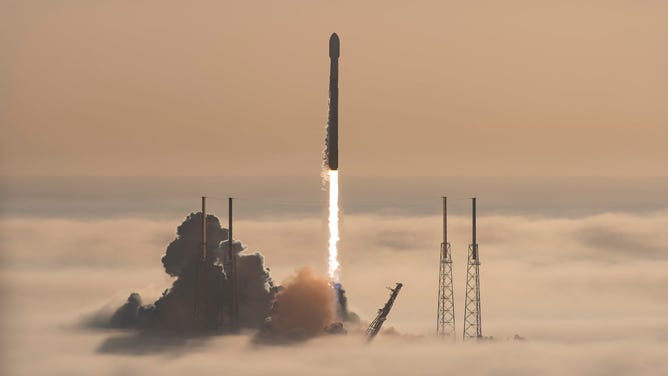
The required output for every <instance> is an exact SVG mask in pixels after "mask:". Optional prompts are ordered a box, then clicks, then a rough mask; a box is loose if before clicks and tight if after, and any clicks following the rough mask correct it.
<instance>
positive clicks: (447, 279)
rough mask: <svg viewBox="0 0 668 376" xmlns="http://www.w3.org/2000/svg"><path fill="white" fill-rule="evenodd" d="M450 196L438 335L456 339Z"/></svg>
mask: <svg viewBox="0 0 668 376" xmlns="http://www.w3.org/2000/svg"><path fill="white" fill-rule="evenodd" d="M447 200H448V198H447V197H443V242H442V243H441V257H440V262H439V273H438V309H437V314H436V336H437V337H439V338H443V339H445V338H451V339H453V340H454V339H455V301H454V293H453V285H452V252H451V249H450V243H449V242H448V201H447Z"/></svg>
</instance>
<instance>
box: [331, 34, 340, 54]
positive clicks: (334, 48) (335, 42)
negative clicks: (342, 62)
mask: <svg viewBox="0 0 668 376" xmlns="http://www.w3.org/2000/svg"><path fill="white" fill-rule="evenodd" d="M329 57H330V58H338V57H339V36H338V35H336V33H333V34H332V36H331V37H329Z"/></svg>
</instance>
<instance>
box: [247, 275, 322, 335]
mask: <svg viewBox="0 0 668 376" xmlns="http://www.w3.org/2000/svg"><path fill="white" fill-rule="evenodd" d="M334 305H335V293H334V290H333V289H332V286H331V284H330V281H329V279H328V278H327V277H320V276H317V275H316V274H315V273H314V272H313V270H311V269H310V268H308V267H303V268H301V269H299V270H297V272H296V274H295V275H293V276H291V277H290V278H288V279H287V280H286V281H285V282H284V283H283V286H282V288H281V290H280V291H279V292H278V294H277V295H276V301H275V302H274V307H273V309H272V313H271V317H270V318H269V321H268V322H267V324H266V326H265V328H264V329H263V331H262V332H261V333H260V336H259V338H260V339H264V340H278V341H280V340H303V339H307V338H311V337H314V336H317V335H319V334H322V333H324V330H325V328H326V327H327V326H328V325H330V324H331V323H332V321H333V320H334V318H335V306H334Z"/></svg>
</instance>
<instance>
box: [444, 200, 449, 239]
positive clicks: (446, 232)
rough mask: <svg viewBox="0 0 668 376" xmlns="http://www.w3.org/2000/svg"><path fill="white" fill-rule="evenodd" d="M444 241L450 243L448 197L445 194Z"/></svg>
mask: <svg viewBox="0 0 668 376" xmlns="http://www.w3.org/2000/svg"><path fill="white" fill-rule="evenodd" d="M443 243H444V244H447V243H448V198H447V197H445V196H443Z"/></svg>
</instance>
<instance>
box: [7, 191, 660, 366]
mask: <svg viewBox="0 0 668 376" xmlns="http://www.w3.org/2000/svg"><path fill="white" fill-rule="evenodd" d="M455 204H457V203H455ZM179 219H182V218H179ZM449 222H450V230H449V233H450V237H451V238H450V241H451V243H452V249H453V260H454V265H453V269H454V274H455V275H454V283H455V299H456V302H455V304H456V307H455V308H456V310H457V312H456V314H457V316H456V320H457V325H458V327H457V331H458V332H461V316H462V309H463V293H464V278H465V275H464V267H465V257H466V256H465V255H466V246H467V244H468V242H469V240H468V239H469V236H470V233H469V232H470V218H468V217H467V216H463V215H453V216H451V217H450V221H449ZM178 223H180V221H178V220H175V221H172V220H157V221H153V220H149V219H138V218H132V219H104V220H76V219H67V218H4V219H1V220H0V236H2V239H1V240H2V244H4V246H3V252H2V256H1V257H2V260H1V264H0V265H1V266H0V282H1V284H2V285H3V286H5V288H4V289H3V293H4V294H3V299H5V302H6V304H3V307H2V321H1V322H0V325H2V329H3V333H4V335H3V340H2V343H1V344H0V346H2V348H1V352H2V356H3V358H4V359H7V361H3V367H5V369H6V370H7V371H8V372H3V373H4V374H19V375H21V374H44V373H49V374H68V375H77V374H82V375H84V374H90V373H92V372H95V373H97V374H100V372H102V374H105V372H108V373H106V374H118V373H122V374H130V375H132V374H146V373H147V372H149V371H150V372H151V373H155V372H160V373H164V374H165V375H170V374H177V373H183V372H196V373H209V372H211V373H213V372H219V371H221V370H229V371H230V372H240V373H244V374H261V373H262V374H263V375H266V373H267V372H271V373H272V374H276V375H282V374H286V375H287V374H291V375H294V374H295V373H298V374H302V373H307V372H309V373H312V372H316V371H317V372H318V373H319V374H322V373H324V374H330V373H331V374H341V373H351V372H353V373H355V374H376V373H379V372H384V373H387V374H406V373H409V372H410V373H416V372H417V373H420V374H443V373H444V372H445V371H444V369H443V367H444V364H447V368H446V370H447V371H449V372H450V371H451V372H454V373H463V372H464V369H465V367H473V368H474V369H473V370H471V372H469V373H470V374H473V375H483V374H490V373H492V374H513V375H517V374H520V375H522V374H526V375H530V374H547V375H557V374H558V375H563V374H564V373H571V374H583V375H585V374H592V373H593V374H606V375H607V374H612V375H614V374H620V375H621V374H638V375H645V374H646V375H656V374H665V373H666V372H667V371H668V364H667V363H668V360H666V359H665V355H664V354H665V353H668V319H667V317H668V303H666V302H668V289H666V288H665V286H668V275H667V274H666V272H665V271H666V270H668V234H666V232H665V229H666V228H668V212H666V211H657V212H652V213H649V214H646V215H637V214H630V213H604V214H599V215H593V216H584V217H578V218H551V217H536V216H521V215H514V216H500V215H489V214H487V215H485V214H483V215H481V216H480V218H479V231H478V237H479V244H480V255H481V256H480V257H481V261H482V266H481V273H482V275H481V285H482V287H481V288H482V299H483V303H482V317H483V334H484V335H486V336H494V337H495V338H496V339H497V340H496V341H494V342H492V343H484V344H480V345H478V346H470V345H462V344H461V343H460V344H458V345H456V346H452V345H449V344H440V343H435V342H434V341H433V340H432V338H431V334H432V333H433V331H434V324H435V310H436V307H435V303H436V292H437V277H438V249H439V248H438V247H439V243H440V241H441V239H440V236H441V218H440V217H439V216H419V217H415V216H410V217H405V216H378V215H345V216H344V218H343V222H342V233H341V235H342V241H341V243H340V250H341V252H340V253H341V254H340V255H341V264H342V277H341V278H342V282H343V283H344V285H345V287H346V290H347V294H348V298H349V303H350V308H351V309H352V310H353V311H355V312H357V313H358V314H359V316H360V317H361V318H362V321H367V322H368V321H369V320H371V319H372V318H373V316H374V315H375V313H376V311H377V309H378V308H380V307H381V306H382V305H383V304H384V302H385V300H386V299H387V291H386V290H385V289H384V287H386V286H393V284H394V282H403V283H404V288H403V290H402V292H401V294H400V295H399V297H398V299H397V301H396V303H395V306H394V309H393V310H392V313H391V314H390V316H389V318H388V321H387V323H386V324H385V327H384V328H385V329H386V330H385V332H384V333H381V335H379V337H378V338H377V341H375V342H374V343H372V344H371V345H370V346H363V345H362V342H363V341H362V338H361V337H360V336H359V335H357V334H356V333H349V335H348V336H345V337H343V338H340V337H338V336H327V337H323V338H315V339H312V340H310V341H307V342H305V343H304V344H295V345H292V346H289V347H282V346H278V347H272V346H269V347H267V346H259V347H258V346H257V345H256V344H254V343H253V341H252V338H251V337H252V335H253V334H247V333H245V334H243V335H239V336H231V337H227V336H225V337H207V338H187V337H186V338H173V337H170V338H162V339H161V338H159V337H158V338H156V337H151V336H149V337H143V336H142V337H136V336H137V334H136V333H135V332H124V331H120V332H119V331H109V330H100V329H93V330H91V329H82V328H81V325H80V324H81V321H82V320H88V319H90V318H91V316H90V315H91V313H93V312H97V311H99V310H100V308H101V307H106V308H104V309H106V310H107V311H106V312H107V313H109V312H113V310H114V309H115V308H117V307H118V306H120V304H122V302H123V301H124V299H126V298H127V297H128V295H129V294H130V293H131V292H135V291H136V292H139V293H140V294H141V295H142V298H143V299H144V300H145V301H151V300H154V299H157V298H158V297H160V295H161V293H162V292H163V291H164V289H166V288H168V287H169V286H171V284H172V283H173V281H174V280H173V278H171V277H169V276H168V275H167V274H166V273H165V272H164V270H163V266H162V264H161V257H162V256H163V255H164V251H165V245H166V244H169V242H170V241H171V240H173V239H174V228H175V226H176V225H177V224H178ZM235 233H236V234H237V235H235V238H240V239H243V240H244V242H245V243H246V244H248V245H249V249H248V252H251V253H252V252H256V251H257V250H260V249H261V250H262V251H263V254H264V258H265V262H266V264H267V266H269V267H270V268H271V276H272V278H273V279H274V280H277V281H285V280H286V279H288V278H289V277H290V276H291V275H293V273H294V270H295V267H296V266H298V265H312V266H313V269H314V273H315V275H324V274H325V273H326V259H327V254H326V244H327V239H326V236H327V235H326V223H324V222H323V221H322V220H321V219H308V218H283V219H270V218H264V219H260V220H248V219H240V220H239V221H237V222H235ZM104 309H103V311H104ZM393 333H400V335H392V334H393ZM515 334H519V335H521V336H523V337H526V338H527V340H526V341H506V340H505V339H507V338H512V337H513V336H514V335H515ZM133 343H134V344H136V343H139V344H141V346H140V347H139V348H133V347H131V346H129V345H130V344H133ZM35 353H39V354H40V362H35V361H34V360H33V358H34V354H35ZM135 355H142V356H140V357H138V356H135ZM119 359H122V361H121V362H119V361H118V360H119ZM342 359H345V361H342ZM226 367H229V368H226ZM235 367H236V368H235ZM0 371H3V369H2V368H0Z"/></svg>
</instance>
